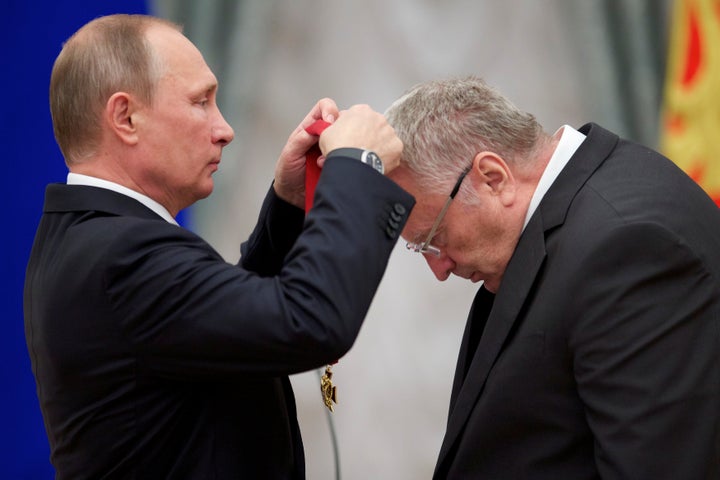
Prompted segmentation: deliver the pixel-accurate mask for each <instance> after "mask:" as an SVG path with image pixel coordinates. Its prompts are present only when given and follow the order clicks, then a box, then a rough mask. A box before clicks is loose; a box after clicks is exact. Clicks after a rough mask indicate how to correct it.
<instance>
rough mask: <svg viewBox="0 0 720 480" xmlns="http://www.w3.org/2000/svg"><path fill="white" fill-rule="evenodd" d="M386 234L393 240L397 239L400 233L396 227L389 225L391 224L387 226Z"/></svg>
mask: <svg viewBox="0 0 720 480" xmlns="http://www.w3.org/2000/svg"><path fill="white" fill-rule="evenodd" d="M385 234H386V235H387V236H388V237H390V238H392V239H393V240H394V239H396V238H397V235H398V234H397V230H396V229H394V228H392V227H391V226H389V225H388V226H387V227H386V228H385Z"/></svg>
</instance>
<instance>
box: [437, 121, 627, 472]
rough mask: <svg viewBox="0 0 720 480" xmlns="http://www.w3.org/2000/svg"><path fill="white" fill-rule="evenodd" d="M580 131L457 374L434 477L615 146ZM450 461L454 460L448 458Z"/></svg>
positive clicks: (600, 134) (612, 139) (613, 139)
mask: <svg viewBox="0 0 720 480" xmlns="http://www.w3.org/2000/svg"><path fill="white" fill-rule="evenodd" d="M580 131H581V132H582V133H583V134H585V135H586V136H587V139H586V141H584V142H583V143H582V144H581V145H580V147H579V148H578V150H577V151H576V152H575V154H574V155H573V156H572V158H571V159H570V161H569V162H568V164H567V165H566V166H565V168H564V169H563V171H562V172H560V174H559V175H558V177H557V179H556V180H555V182H553V185H552V186H551V187H550V189H549V190H548V192H547V193H546V195H545V197H544V198H543V199H542V201H541V202H540V205H539V206H538V210H537V211H536V212H535V214H534V215H533V216H532V218H531V219H530V222H529V223H528V225H527V227H526V228H525V231H524V232H523V234H522V235H521V237H520V240H519V242H518V245H517V247H516V249H515V253H514V254H513V257H512V258H511V259H510V262H509V263H508V266H507V268H506V270H505V274H504V275H503V281H502V284H501V286H500V289H499V291H498V292H497V296H496V298H495V304H494V306H493V310H492V312H491V314H490V317H489V318H488V321H487V324H486V326H485V331H484V332H483V334H482V337H481V338H480V343H479V344H478V347H477V350H476V352H475V356H474V357H473V360H472V363H471V364H470V369H469V370H468V373H467V376H466V377H465V381H464V382H463V383H462V385H459V379H458V375H462V371H463V370H459V369H458V370H456V372H455V384H454V385H453V393H452V397H451V398H452V399H453V401H451V407H450V415H449V418H448V425H447V431H446V433H445V438H444V439H443V444H442V447H441V449H440V455H439V458H438V463H437V467H436V474H437V473H438V472H440V471H442V470H441V468H442V467H443V463H444V461H445V460H446V457H448V454H449V452H450V451H451V450H452V447H453V446H454V445H455V443H456V442H457V441H458V440H459V437H460V435H461V434H462V431H463V429H464V428H465V425H466V424H467V420H468V417H469V416H470V414H471V413H472V410H473V408H474V407H475V405H476V404H477V400H478V397H479V396H480V394H481V392H482V390H483V388H484V386H485V382H486V381H487V378H488V375H489V373H490V370H491V369H492V366H493V364H494V363H495V360H496V359H497V358H498V356H499V355H500V352H501V350H502V348H503V345H504V344H505V341H506V339H507V338H508V335H509V334H510V331H511V330H512V328H513V325H514V324H515V322H516V321H517V319H518V318H519V317H520V313H521V309H522V307H523V305H524V304H525V302H526V300H527V298H528V296H529V294H530V292H531V289H532V287H533V284H534V283H535V278H536V277H537V275H538V273H539V272H540V269H541V267H542V264H543V262H544V260H545V255H546V250H545V234H546V232H547V231H549V230H551V229H553V228H555V227H557V226H558V225H561V224H562V222H563V221H564V219H565V215H566V214H567V210H568V208H569V206H570V204H571V202H572V199H573V198H574V197H575V195H576V194H577V192H578V191H579V190H580V189H581V188H582V186H583V185H585V183H586V182H587V180H588V179H589V178H590V176H592V174H593V172H595V170H597V168H598V167H599V166H600V165H601V164H602V163H603V161H604V160H605V159H606V158H607V157H608V155H609V154H610V153H611V152H612V150H613V149H614V148H615V146H616V145H617V141H618V137H617V136H616V135H614V134H612V133H611V132H609V131H607V130H605V129H603V128H601V127H599V126H597V125H595V124H587V125H585V126H583V127H582V128H581V129H580ZM471 315H472V313H471ZM466 337H467V332H466V334H465V338H464V339H463V343H462V347H461V353H460V355H461V356H460V358H459V359H458V367H464V364H463V365H460V364H461V363H463V362H464V354H465V351H466V349H467V338H466ZM447 461H451V459H450V458H447Z"/></svg>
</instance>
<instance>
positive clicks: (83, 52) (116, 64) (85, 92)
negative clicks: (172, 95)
mask: <svg viewBox="0 0 720 480" xmlns="http://www.w3.org/2000/svg"><path fill="white" fill-rule="evenodd" d="M153 25H165V26H167V27H169V28H173V29H175V30H178V31H182V28H181V27H180V26H179V25H177V24H174V23H172V22H170V21H167V20H163V19H160V18H156V17H151V16H147V15H125V14H118V15H109V16H105V17H100V18H97V19H95V20H93V21H91V22H89V23H87V24H86V25H85V26H83V27H82V28H81V29H80V30H78V31H77V32H75V34H73V35H72V36H71V37H70V38H69V39H68V41H67V42H65V44H64V45H63V48H62V50H61V51H60V54H59V55H58V57H57V59H56V60H55V64H54V65H53V70H52V74H51V77H50V113H51V115H52V121H53V130H54V133H55V140H56V141H57V143H58V146H59V147H60V150H61V151H62V153H63V156H64V157H65V162H66V163H67V164H68V165H70V164H72V163H75V162H79V161H82V159H84V158H87V157H89V156H91V155H93V154H94V153H96V149H97V148H98V145H99V142H100V136H101V127H100V115H101V113H102V111H103V109H104V108H105V104H106V102H107V100H108V99H109V98H110V96H112V95H113V94H114V93H116V92H121V91H124V92H128V93H131V94H133V95H136V96H137V97H138V98H139V99H140V100H141V101H143V102H146V103H148V104H152V101H153V97H154V93H155V86H156V84H157V82H158V80H159V79H160V77H161V75H162V72H163V65H162V61H161V59H160V58H159V57H158V55H157V54H156V52H155V50H154V48H153V47H152V45H151V44H150V42H149V41H148V40H147V37H146V32H147V30H148V28H149V27H151V26H153Z"/></svg>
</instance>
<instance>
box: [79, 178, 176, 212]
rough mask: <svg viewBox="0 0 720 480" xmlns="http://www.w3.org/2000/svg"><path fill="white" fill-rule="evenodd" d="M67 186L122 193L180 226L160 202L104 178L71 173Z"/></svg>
mask: <svg viewBox="0 0 720 480" xmlns="http://www.w3.org/2000/svg"><path fill="white" fill-rule="evenodd" d="M67 184H68V185H87V186H90V187H98V188H104V189H106V190H112V191H113V192H117V193H121V194H123V195H125V196H128V197H131V198H134V199H135V200H137V201H138V202H140V203H142V204H143V205H145V206H146V207H148V208H149V209H150V210H152V211H153V212H155V213H157V214H158V215H160V216H161V217H162V218H163V219H164V220H165V221H167V222H168V223H172V224H174V225H177V224H178V223H177V222H176V221H175V219H174V218H173V216H172V215H170V212H168V211H167V209H166V208H165V207H163V206H162V205H160V204H159V203H158V202H156V201H155V200H153V199H152V198H150V197H148V196H147V195H143V194H142V193H139V192H136V191H135V190H130V189H129V188H127V187H124V186H122V185H120V184H118V183H115V182H110V181H108V180H103V179H102V178H97V177H91V176H89V175H83V174H81V173H73V172H70V173H68V176H67Z"/></svg>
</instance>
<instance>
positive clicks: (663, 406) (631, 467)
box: [568, 222, 720, 479]
mask: <svg viewBox="0 0 720 480" xmlns="http://www.w3.org/2000/svg"><path fill="white" fill-rule="evenodd" d="M594 235H595V236H596V238H593V240H592V244H593V245H596V248H593V249H590V250H588V251H587V254H586V255H584V256H583V257H581V258H578V262H577V264H576V265H575V267H574V268H573V271H574V272H575V274H574V275H575V277H576V278H574V279H572V278H571V279H570V281H569V283H568V284H569V285H583V289H582V291H579V292H576V291H574V290H573V292H572V297H573V302H572V303H573V304H574V308H572V311H574V312H575V315H574V318H575V319H576V320H577V321H576V322H575V323H574V327H573V328H572V334H571V340H570V347H571V350H572V352H573V358H574V374H575V378H576V380H577V384H578V390H579V394H580V397H581V399H582V401H583V403H584V405H585V408H586V416H587V420H588V423H589V425H590V428H591V429H592V432H593V435H594V437H595V452H596V462H597V466H598V470H599V472H600V473H601V477H602V478H637V479H641V478H648V479H650V478H710V477H711V476H714V475H716V474H717V468H718V465H719V463H718V462H719V460H720V459H719V458H718V455H719V451H718V445H719V443H718V441H719V439H720V436H719V434H718V427H719V426H720V418H719V415H720V375H719V374H718V372H720V355H719V354H718V352H719V351H720V350H719V349H718V347H719V346H720V328H719V326H718V322H720V307H719V302H720V300H719V299H718V292H717V291H716V290H715V288H716V287H714V285H717V282H716V280H713V279H712V278H711V277H712V275H711V273H710V272H708V271H707V269H706V267H705V266H704V264H703V261H702V259H701V258H699V257H698V256H697V255H696V254H695V253H694V252H693V251H692V249H691V248H690V247H689V246H688V245H687V244H685V243H684V242H683V241H682V240H681V239H680V238H678V237H677V236H676V235H674V234H673V233H672V232H669V231H667V230H665V229H663V228H661V227H659V226H657V224H653V223H650V222H648V223H642V224H623V225H618V226H617V227H616V228H613V229H610V230H608V231H604V232H601V233H599V234H598V233H597V232H594ZM597 235H599V237H598V236H597ZM589 236H592V235H589ZM711 472H714V473H711Z"/></svg>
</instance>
